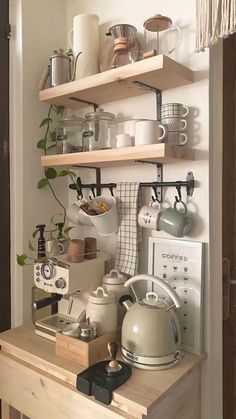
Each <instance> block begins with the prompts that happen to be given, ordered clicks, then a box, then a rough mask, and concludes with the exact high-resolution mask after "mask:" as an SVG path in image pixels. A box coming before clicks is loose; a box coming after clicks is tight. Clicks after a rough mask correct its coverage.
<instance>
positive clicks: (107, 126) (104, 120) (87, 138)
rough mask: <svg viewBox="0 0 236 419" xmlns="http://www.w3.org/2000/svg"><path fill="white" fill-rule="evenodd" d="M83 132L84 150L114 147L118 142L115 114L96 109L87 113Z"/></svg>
mask: <svg viewBox="0 0 236 419" xmlns="http://www.w3.org/2000/svg"><path fill="white" fill-rule="evenodd" d="M85 119H86V122H85V128H84V132H83V151H92V150H104V149H107V148H114V147H115V144H116V122H115V115H114V114H113V113H110V112H104V110H103V108H98V109H96V111H95V112H91V113H88V114H86V115H85Z"/></svg>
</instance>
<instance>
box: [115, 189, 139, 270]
mask: <svg viewBox="0 0 236 419" xmlns="http://www.w3.org/2000/svg"><path fill="white" fill-rule="evenodd" d="M139 186H140V184H139V182H120V183H118V184H117V188H116V198H117V210H118V216H119V220H120V227H119V230H118V238H117V247H116V269H118V270H119V271H120V272H123V273H125V274H128V275H131V276H133V275H136V274H137V273H138V259H139V244H140V238H141V234H142V233H141V228H140V227H139V226H138V224H137V216H138V210H139V207H140V206H141V189H140V187H139Z"/></svg>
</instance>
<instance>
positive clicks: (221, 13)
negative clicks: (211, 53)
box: [196, 0, 236, 52]
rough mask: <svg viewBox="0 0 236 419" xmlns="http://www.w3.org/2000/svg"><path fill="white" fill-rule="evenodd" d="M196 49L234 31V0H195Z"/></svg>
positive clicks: (235, 26) (235, 12)
mask: <svg viewBox="0 0 236 419" xmlns="http://www.w3.org/2000/svg"><path fill="white" fill-rule="evenodd" d="M196 10H197V28H196V29H197V30H196V50H197V52H199V51H204V49H205V48H206V47H210V46H211V45H214V44H215V43H216V42H217V41H218V39H219V38H226V37H227V36H229V35H231V34H233V33H234V32H236V0H196Z"/></svg>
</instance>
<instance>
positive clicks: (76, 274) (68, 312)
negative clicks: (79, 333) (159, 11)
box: [33, 252, 110, 341]
mask: <svg viewBox="0 0 236 419" xmlns="http://www.w3.org/2000/svg"><path fill="white" fill-rule="evenodd" d="M109 260H110V257H109V255H107V254H105V253H102V252H98V253H97V257H96V259H90V260H89V259H88V260H84V261H82V262H79V263H71V262H68V260H67V255H65V254H63V255H58V256H56V257H53V258H49V259H46V258H45V259H41V260H38V261H35V263H34V283H35V285H36V287H37V288H40V289H43V290H44V291H46V292H48V293H50V294H53V295H52V296H51V297H48V298H44V299H42V300H39V301H35V302H33V310H38V309H41V308H43V307H46V306H47V305H51V304H55V303H57V304H58V312H57V314H52V315H51V316H49V317H45V318H43V319H40V320H37V321H36V322H35V333H36V334H37V335H40V336H43V337H45V338H47V339H50V340H53V341H55V339H56V332H57V331H61V330H62V329H63V328H64V327H65V326H67V325H68V324H71V323H74V322H80V321H84V320H85V308H86V305H87V301H88V295H89V293H90V292H91V291H92V290H93V289H95V288H96V287H97V286H98V285H100V284H101V282H102V278H103V276H104V274H105V273H106V272H108V270H109V269H107V268H106V265H107V264H108V261H109Z"/></svg>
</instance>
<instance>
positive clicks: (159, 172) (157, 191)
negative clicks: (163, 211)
mask: <svg viewBox="0 0 236 419" xmlns="http://www.w3.org/2000/svg"><path fill="white" fill-rule="evenodd" d="M135 163H143V164H155V166H156V168H157V182H158V183H162V182H163V165H162V164H161V163H157V162H155V161H148V160H135ZM155 194H156V199H157V200H158V202H162V199H163V194H162V188H161V187H159V186H157V187H156V189H155Z"/></svg>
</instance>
